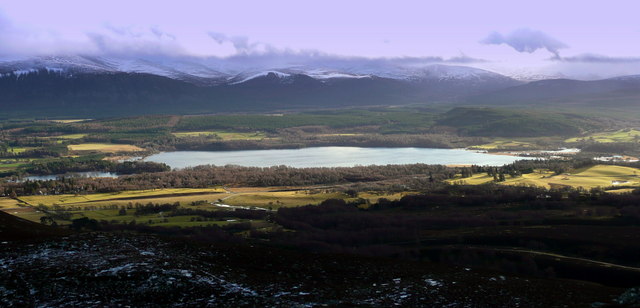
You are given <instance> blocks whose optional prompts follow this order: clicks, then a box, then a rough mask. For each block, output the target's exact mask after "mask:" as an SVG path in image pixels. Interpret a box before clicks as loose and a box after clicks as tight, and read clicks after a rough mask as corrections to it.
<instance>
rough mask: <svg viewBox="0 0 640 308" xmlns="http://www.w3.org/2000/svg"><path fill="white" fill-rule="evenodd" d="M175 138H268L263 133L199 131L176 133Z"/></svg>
mask: <svg viewBox="0 0 640 308" xmlns="http://www.w3.org/2000/svg"><path fill="white" fill-rule="evenodd" d="M173 135H174V136H176V137H178V138H181V137H198V136H205V137H217V138H220V139H222V140H225V141H226V140H262V139H264V138H266V135H265V134H264V133H261V132H253V133H243V132H230V131H199V132H175V133H173Z"/></svg>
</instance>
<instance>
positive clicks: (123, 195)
mask: <svg viewBox="0 0 640 308" xmlns="http://www.w3.org/2000/svg"><path fill="white" fill-rule="evenodd" d="M222 192H224V190H222V189H220V188H171V189H153V190H131V191H123V192H116V193H97V194H87V195H70V194H67V195H48V196H24V197H22V198H21V199H22V200H24V201H25V202H28V203H29V204H32V205H39V204H44V205H88V204H90V205H105V204H116V203H114V202H112V201H124V202H123V203H124V204H126V203H129V202H134V203H135V202H139V203H147V202H154V203H173V202H176V201H175V200H176V198H182V197H188V198H187V200H191V199H194V200H192V201H195V200H202V199H203V197H202V196H200V195H206V194H216V196H219V195H220V193H222ZM187 200H185V199H182V200H181V201H183V202H187Z"/></svg>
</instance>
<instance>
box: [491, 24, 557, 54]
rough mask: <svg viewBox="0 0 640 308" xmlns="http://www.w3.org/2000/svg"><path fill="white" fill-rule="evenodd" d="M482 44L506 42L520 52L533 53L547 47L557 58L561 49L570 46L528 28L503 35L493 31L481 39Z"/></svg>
mask: <svg viewBox="0 0 640 308" xmlns="http://www.w3.org/2000/svg"><path fill="white" fill-rule="evenodd" d="M480 43H482V44H487V45H501V44H506V45H509V46H511V47H512V48H513V49H515V50H517V51H518V52H528V53H533V52H535V51H536V50H538V49H546V50H547V51H549V52H550V53H552V54H553V55H554V56H555V57H556V58H559V57H560V54H559V51H560V49H563V48H567V47H568V46H567V45H566V44H565V43H563V42H561V41H559V40H557V39H555V38H553V37H551V36H549V35H547V34H546V33H544V32H542V31H537V30H531V29H527V28H522V29H518V30H516V31H513V32H511V33H509V34H507V35H502V34H500V33H498V32H492V33H491V34H489V36H487V37H486V38H484V39H483V40H481V41H480Z"/></svg>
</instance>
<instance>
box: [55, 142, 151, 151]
mask: <svg viewBox="0 0 640 308" xmlns="http://www.w3.org/2000/svg"><path fill="white" fill-rule="evenodd" d="M68 147H69V150H70V151H73V152H101V153H119V152H141V151H144V149H143V148H140V147H138V146H135V145H129V144H108V143H82V144H71V145H69V146H68Z"/></svg>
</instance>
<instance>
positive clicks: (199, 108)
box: [0, 58, 520, 118]
mask: <svg viewBox="0 0 640 308" xmlns="http://www.w3.org/2000/svg"><path fill="white" fill-rule="evenodd" d="M54 60H55V61H53V60H48V61H44V60H39V61H31V62H18V63H13V62H12V63H2V62H0V93H3V95H2V96H1V97H0V108H2V110H3V111H4V112H3V114H2V115H1V116H4V117H33V116H40V117H42V116H47V117H56V116H67V117H90V118H96V117H108V116H124V115H128V116H130V115H142V114H194V113H217V112H273V111H287V110H300V109H325V108H344V107H356V106H397V105H407V104H416V103H439V102H456V101H460V100H462V99H463V98H465V97H467V96H469V95H477V94H481V93H486V92H489V91H495V90H499V89H504V88H507V87H511V86H514V85H518V84H520V82H518V81H516V80H514V79H511V78H509V77H505V76H502V75H499V74H496V73H492V72H488V71H484V70H479V69H474V68H469V67H457V66H446V65H431V66H428V67H425V68H423V69H420V70H412V71H409V72H403V73H402V74H395V75H394V74H385V73H382V72H380V76H378V75H373V74H358V73H353V72H350V71H345V72H341V71H331V70H319V69H306V70H300V69H297V70H294V69H277V70H263V71H249V72H241V73H237V74H230V73H224V74H223V73H220V74H213V72H209V73H211V74H213V75H206V76H205V75H202V74H200V75H198V72H200V71H195V72H194V71H192V70H185V68H184V67H175V68H174V67H168V66H167V67H162V70H159V65H160V64H157V63H156V64H153V63H146V64H147V65H146V66H140V65H137V64H136V65H134V66H131V65H129V66H124V64H122V63H121V64H119V65H120V66H118V65H116V64H113V63H110V62H108V61H107V60H101V61H98V60H96V59H91V61H89V60H88V59H85V58H82V59H81V60H82V61H80V60H78V59H75V58H72V59H65V61H62V60H60V59H54ZM70 61H71V63H68V62H70ZM73 61H75V62H73ZM138 64H139V63H138ZM151 64H153V65H151ZM174 65H175V64H174ZM179 69H182V70H179ZM190 69H193V68H190ZM356 71H357V70H356Z"/></svg>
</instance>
